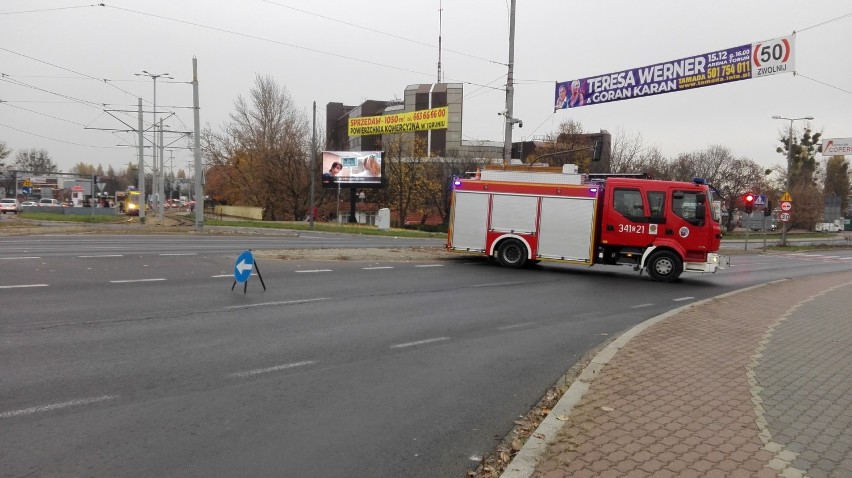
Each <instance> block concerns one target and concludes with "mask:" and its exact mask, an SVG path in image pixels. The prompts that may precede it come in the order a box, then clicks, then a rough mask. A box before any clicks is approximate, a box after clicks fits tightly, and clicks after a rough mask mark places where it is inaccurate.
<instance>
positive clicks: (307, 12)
mask: <svg viewBox="0 0 852 478" xmlns="http://www.w3.org/2000/svg"><path fill="white" fill-rule="evenodd" d="M261 1H262V2H264V3H269V4H272V5H275V6H278V7H281V8H287V9H290V10H293V11H297V12H299V13H304V14H306V15H312V16H315V17H319V18H322V19H324V20H329V21H332V22H336V23H340V24H342V25H346V26H350V27H354V28H360V29H362V30H366V31H368V32H372V33H378V34H379V35H385V36H389V37H391V38H396V39H397V40H402V41H407V42H410V43H414V44H416V45H422V46H426V47H429V48H435V47H437V45H433V44H429V43H426V42H422V41H419V40H414V39H411V38H406V37H403V36H399V35H394V34H393V33H387V32H383V31H381V30H376V29H375V28H369V27H365V26H363V25H358V24H356V23H350V22H346V21H343V20H339V19H337V18H332V17H329V16H326V15H321V14H319V13H314V12H309V11H307V10H302V9H301V8H296V7H291V6H290V5H282V4H280V3H278V2H273V1H271V0H261ZM442 50H443V51H448V52H450V53H455V54H456V55H461V56H466V57H468V58H474V59H476V60H482V61H484V62H487V63H494V64H495V65H500V66H509V65H508V64H506V63H503V62H499V61H496V60H491V59H488V58H483V57H481V56H476V55H471V54H469V53H464V52H461V51H457V50H451V49H449V48H442Z"/></svg>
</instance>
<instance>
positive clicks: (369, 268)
mask: <svg viewBox="0 0 852 478" xmlns="http://www.w3.org/2000/svg"><path fill="white" fill-rule="evenodd" d="M361 269H363V270H365V271H377V270H379V269H393V266H376V267H362V268H361Z"/></svg>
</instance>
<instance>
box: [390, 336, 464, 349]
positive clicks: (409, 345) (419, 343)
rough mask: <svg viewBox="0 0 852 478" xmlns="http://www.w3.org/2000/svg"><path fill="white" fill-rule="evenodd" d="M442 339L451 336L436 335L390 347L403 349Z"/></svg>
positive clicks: (447, 338)
mask: <svg viewBox="0 0 852 478" xmlns="http://www.w3.org/2000/svg"><path fill="white" fill-rule="evenodd" d="M442 340H450V338H449V337H435V338H434V339H425V340H418V341H416V342H408V343H404V344H396V345H391V346H390V348H392V349H401V348H405V347H414V346H416V345H425V344H431V343H433V342H440V341H442Z"/></svg>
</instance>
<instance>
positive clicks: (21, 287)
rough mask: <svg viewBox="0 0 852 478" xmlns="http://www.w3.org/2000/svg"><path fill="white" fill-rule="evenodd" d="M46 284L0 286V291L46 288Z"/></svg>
mask: <svg viewBox="0 0 852 478" xmlns="http://www.w3.org/2000/svg"><path fill="white" fill-rule="evenodd" d="M47 286H48V284H22V285H0V289H23V288H26V287H47Z"/></svg>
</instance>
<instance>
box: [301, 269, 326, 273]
mask: <svg viewBox="0 0 852 478" xmlns="http://www.w3.org/2000/svg"><path fill="white" fill-rule="evenodd" d="M296 272H333V271H332V270H331V269H308V270H304V271H296Z"/></svg>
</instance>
